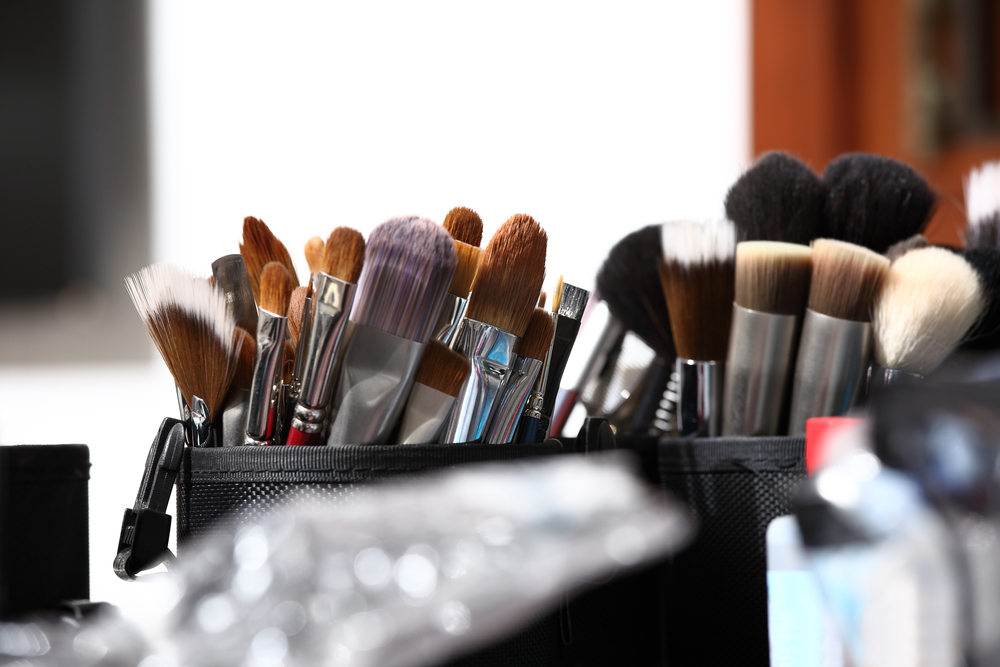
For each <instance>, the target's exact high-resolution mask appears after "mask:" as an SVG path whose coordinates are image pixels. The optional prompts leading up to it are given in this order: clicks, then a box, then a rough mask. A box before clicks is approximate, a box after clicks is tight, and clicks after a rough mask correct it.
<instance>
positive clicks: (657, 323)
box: [597, 225, 677, 360]
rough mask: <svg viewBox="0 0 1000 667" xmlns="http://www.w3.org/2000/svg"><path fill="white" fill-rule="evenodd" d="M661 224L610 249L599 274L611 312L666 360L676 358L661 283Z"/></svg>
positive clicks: (651, 226)
mask: <svg viewBox="0 0 1000 667" xmlns="http://www.w3.org/2000/svg"><path fill="white" fill-rule="evenodd" d="M661 257H662V250H661V248H660V225H650V226H648V227H643V228H642V229H640V230H638V231H635V232H632V233H631V234H629V235H628V236H626V237H625V238H623V239H622V240H621V241H619V242H618V243H616V244H615V246H614V247H613V248H611V252H609V253H608V257H607V259H605V260H604V264H602V265H601V270H600V271H599V272H598V273H597V291H598V292H599V293H600V295H601V297H603V298H604V300H605V301H606V302H607V304H608V310H610V311H611V313H612V315H614V316H615V317H616V318H618V319H619V320H620V321H621V322H622V323H623V324H624V325H625V326H626V327H628V328H629V329H631V330H632V331H633V332H635V334H636V335H637V336H639V337H640V338H642V339H643V340H644V341H645V342H646V344H647V345H649V346H650V347H651V348H653V350H655V351H656V353H657V354H659V355H660V356H661V357H663V358H664V359H668V360H669V359H673V358H674V357H676V356H677V352H676V350H675V349H674V339H673V336H672V335H671V333H670V316H669V314H668V313H667V301H666V299H665V298H664V296H663V285H662V284H661V283H660V268H659V267H660V259H661Z"/></svg>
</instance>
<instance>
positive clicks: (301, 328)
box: [285, 272, 316, 414]
mask: <svg viewBox="0 0 1000 667" xmlns="http://www.w3.org/2000/svg"><path fill="white" fill-rule="evenodd" d="M311 275H316V273H315V272H313V273H312V274H311ZM311 293H312V283H311V282H310V284H308V285H303V286H301V287H296V288H295V289H294V290H292V298H291V300H290V301H289V302H288V313H286V317H288V333H289V334H290V336H291V342H292V344H293V345H294V346H295V357H294V358H295V365H294V367H293V369H292V380H291V382H289V384H291V385H292V392H293V393H294V394H295V395H296V396H298V394H299V391H300V390H301V388H302V366H303V364H304V363H305V356H306V353H307V351H308V350H307V348H308V346H309V330H310V327H311V325H312V297H311V296H310V295H311ZM307 313H308V314H307ZM285 358H286V360H287V359H288V357H287V356H286V357H285ZM289 414H291V412H289Z"/></svg>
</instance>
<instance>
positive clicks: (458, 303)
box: [434, 206, 483, 346]
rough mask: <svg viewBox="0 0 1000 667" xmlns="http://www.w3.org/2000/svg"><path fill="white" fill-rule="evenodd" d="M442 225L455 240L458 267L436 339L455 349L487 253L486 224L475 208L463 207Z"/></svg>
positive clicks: (435, 332)
mask: <svg viewBox="0 0 1000 667" xmlns="http://www.w3.org/2000/svg"><path fill="white" fill-rule="evenodd" d="M442 225H443V227H444V228H445V229H446V230H448V233H449V234H451V237H452V238H453V239H455V257H456V259H457V260H458V265H457V266H456V268H455V276H454V277H453V278H452V279H451V285H450V286H449V287H448V296H446V297H445V300H444V306H442V308H441V315H440V317H439V318H438V322H437V325H436V326H435V328H434V338H435V339H437V340H439V341H441V342H442V343H444V344H445V345H448V346H452V345H453V344H454V342H455V337H456V336H457V335H458V327H459V324H461V322H462V318H463V317H464V316H465V308H466V306H467V305H468V303H469V292H470V290H471V289H472V281H473V279H475V277H476V270H477V269H478V268H479V259H480V257H481V255H482V252H483V251H482V250H481V249H480V248H479V244H480V243H481V242H482V240H483V221H482V219H481V218H480V217H479V214H478V213H476V212H475V211H473V210H472V209H471V208H465V207H462V206H459V207H456V208H453V209H451V210H450V211H449V212H448V215H447V216H445V219H444V223H442Z"/></svg>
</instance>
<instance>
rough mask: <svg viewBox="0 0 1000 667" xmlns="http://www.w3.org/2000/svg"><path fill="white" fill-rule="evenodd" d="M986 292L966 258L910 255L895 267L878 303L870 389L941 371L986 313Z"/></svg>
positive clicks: (938, 252) (929, 251)
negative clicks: (951, 354)
mask: <svg viewBox="0 0 1000 667" xmlns="http://www.w3.org/2000/svg"><path fill="white" fill-rule="evenodd" d="M986 305H987V299H986V291H985V289H984V286H983V285H982V284H981V282H980V280H979V275H978V274H977V272H976V270H975V269H974V268H973V267H972V265H971V264H970V263H969V262H967V261H966V260H965V258H963V257H962V256H961V255H958V254H955V253H953V252H951V251H950V250H945V249H944V248H922V249H919V250H911V251H910V252H908V253H906V254H905V255H904V256H903V257H901V258H899V259H898V260H896V261H895V262H893V264H892V266H891V267H889V271H888V273H887V274H886V277H885V281H884V283H883V284H882V289H881V290H879V293H878V296H877V297H876V298H875V308H874V311H873V315H872V331H873V333H874V336H875V364H873V365H872V369H871V375H870V378H869V390H870V391H877V390H878V389H879V388H881V387H882V386H885V385H888V384H897V383H904V382H910V381H913V380H915V379H919V378H922V377H924V376H926V375H927V374H928V373H930V372H932V371H933V370H934V369H936V368H937V367H938V366H939V365H940V364H941V362H942V361H944V359H945V357H947V356H948V355H949V354H950V353H951V352H952V350H954V349H955V347H956V346H957V345H958V343H959V341H961V339H962V338H963V337H964V336H965V335H966V334H967V333H968V332H969V330H970V329H971V327H972V326H973V325H974V324H975V323H976V321H977V320H979V318H980V317H981V315H982V314H983V311H984V310H985V308H986Z"/></svg>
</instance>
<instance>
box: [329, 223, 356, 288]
mask: <svg viewBox="0 0 1000 667" xmlns="http://www.w3.org/2000/svg"><path fill="white" fill-rule="evenodd" d="M364 263H365V237H364V236H362V235H361V232H359V231H358V230H356V229H351V228H350V227H337V228H336V229H335V230H333V231H332V232H330V236H329V238H327V240H326V245H325V246H324V249H323V272H324V273H328V274H330V275H331V276H333V277H334V278H337V279H339V280H343V281H344V282H345V283H352V284H354V283H357V282H358V277H359V276H360V275H361V267H362V266H363V265H364Z"/></svg>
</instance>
